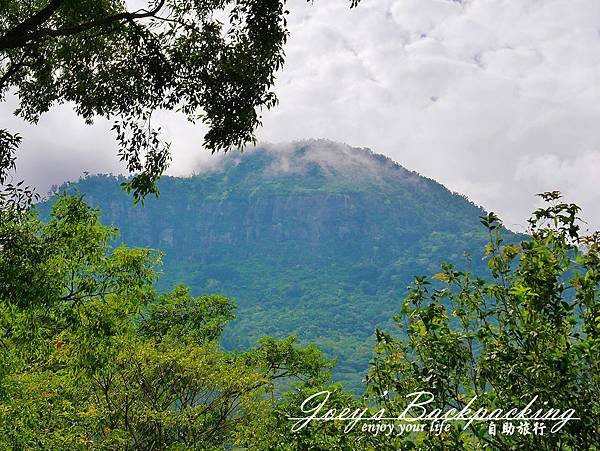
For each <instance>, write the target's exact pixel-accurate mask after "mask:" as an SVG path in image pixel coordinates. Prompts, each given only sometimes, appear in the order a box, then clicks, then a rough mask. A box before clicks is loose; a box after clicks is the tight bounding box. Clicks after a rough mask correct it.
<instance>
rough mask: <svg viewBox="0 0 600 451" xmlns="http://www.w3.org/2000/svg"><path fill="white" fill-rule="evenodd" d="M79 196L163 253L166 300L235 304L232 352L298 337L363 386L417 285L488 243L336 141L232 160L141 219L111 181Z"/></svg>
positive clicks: (402, 172) (431, 194)
mask: <svg viewBox="0 0 600 451" xmlns="http://www.w3.org/2000/svg"><path fill="white" fill-rule="evenodd" d="M68 189H69V190H78V191H80V192H82V193H85V194H86V196H87V200H88V201H89V202H90V203H92V204H94V205H96V206H98V207H100V208H101V209H102V211H103V221H104V222H105V223H110V224H114V225H115V226H117V227H118V228H119V229H120V230H121V240H122V241H124V242H125V243H127V244H128V245H131V246H150V247H153V248H158V249H161V250H163V251H164V252H165V253H166V256H165V265H164V276H163V278H162V280H161V282H160V286H161V288H164V289H166V288H167V287H169V286H171V285H172V284H174V283H184V284H186V285H190V286H191V287H192V289H193V291H194V292H195V293H202V292H219V293H222V294H225V295H228V296H231V297H234V298H235V299H236V300H237V303H238V306H239V309H238V320H236V321H235V322H234V323H233V324H232V325H231V326H230V327H229V329H228V330H227V332H226V335H225V345H226V346H228V347H243V346H248V345H251V344H252V343H253V342H254V340H255V339H256V338H257V337H260V336H262V335H266V334H272V335H277V336H284V335H287V334H291V333H294V334H297V335H298V336H299V337H300V338H301V339H302V340H304V341H315V342H317V344H318V345H320V346H321V347H322V348H324V349H325V350H326V351H327V352H328V353H329V355H331V356H334V357H337V358H338V369H337V373H336V374H337V377H338V378H339V379H342V380H344V381H347V382H349V383H350V384H353V385H354V386H357V385H358V381H359V380H360V373H361V372H362V371H364V370H365V368H366V366H367V360H368V355H369V351H370V347H371V346H372V342H370V337H371V336H372V334H373V331H374V327H375V326H377V325H383V324H384V323H386V322H387V321H389V319H390V318H391V316H392V315H393V314H395V313H397V312H398V310H399V308H400V305H401V300H402V298H403V296H404V295H405V294H406V286H407V285H408V284H409V282H410V281H411V279H412V277H413V276H414V275H416V274H429V273H432V272H434V271H436V270H437V267H438V266H439V264H440V263H441V262H442V261H444V260H450V261H455V262H459V261H463V259H462V255H463V252H464V251H470V252H471V253H473V254H475V255H477V254H479V250H480V249H481V246H482V243H483V241H484V240H485V237H484V234H483V233H482V230H481V227H480V226H479V221H478V217H479V216H480V215H482V214H483V210H481V209H480V208H478V207H477V206H475V205H473V204H472V203H470V202H469V201H468V200H466V199H465V198H464V197H462V196H460V195H457V194H453V193H451V192H450V191H448V190H447V189H446V188H444V187H443V186H441V185H440V184H438V183H436V182H434V181H433V180H430V179H426V178H424V177H421V176H419V175H418V174H416V173H414V172H411V171H408V170H407V169H405V168H403V167H401V166H399V165H397V164H396V163H394V162H392V161H391V160H390V159H388V158H386V157H384V156H381V155H376V154H374V153H373V152H371V151H369V150H366V149H356V148H351V147H349V146H346V145H343V144H338V143H331V142H328V141H306V142H300V143H295V144H290V145H287V146H268V147H264V148H257V149H253V150H250V151H246V152H244V153H243V154H239V153H233V154H229V155H228V156H227V157H225V158H223V160H222V164H221V165H220V166H219V167H218V168H217V169H213V170H212V171H210V172H205V173H202V174H200V175H196V176H193V177H189V178H173V177H165V178H163V180H161V183H160V190H161V195H160V198H158V199H148V200H147V201H146V204H145V205H144V206H143V207H141V206H138V207H133V206H132V201H131V199H130V198H129V197H128V196H127V195H125V194H124V193H122V192H121V191H120V189H119V183H118V180H116V179H115V178H113V177H109V176H93V177H87V178H86V179H83V180H80V181H79V182H78V183H76V184H73V185H71V186H69V187H68ZM43 208H47V207H44V206H42V209H43ZM474 261H479V260H478V259H474ZM476 269H477V268H476Z"/></svg>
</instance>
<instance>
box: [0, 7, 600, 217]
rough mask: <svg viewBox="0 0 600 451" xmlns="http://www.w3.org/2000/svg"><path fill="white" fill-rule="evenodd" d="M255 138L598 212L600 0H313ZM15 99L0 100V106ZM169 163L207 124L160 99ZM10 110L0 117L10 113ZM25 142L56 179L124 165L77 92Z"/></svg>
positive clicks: (199, 160) (530, 204)
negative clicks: (309, 142)
mask: <svg viewBox="0 0 600 451" xmlns="http://www.w3.org/2000/svg"><path fill="white" fill-rule="evenodd" d="M289 9H290V16H289V23H290V30H291V37H290V40H289V42H288V45H287V61H286V66H285V69H284V70H283V71H282V72H281V73H280V74H279V78H278V82H277V86H276V91H277V93H278V95H279V99H280V103H279V105H278V106H277V107H276V109H275V110H273V111H270V112H267V113H266V114H264V118H263V119H264V120H263V122H264V127H263V128H262V129H261V130H259V131H258V136H259V138H260V139H262V140H265V141H270V142H283V141H290V140H295V139H302V138H329V139H332V140H336V141H343V142H346V143H348V144H350V145H353V146H360V147H369V148H371V149H373V150H374V151H375V152H378V153H383V154H386V155H388V156H390V157H391V158H393V159H394V160H396V161H397V162H398V163H400V164H402V165H403V166H405V167H407V168H409V169H412V170H415V171H417V172H419V173H421V174H423V175H426V176H428V177H431V178H434V179H436V180H438V181H440V182H441V183H443V184H445V185H446V186H447V187H448V188H450V189H451V190H453V191H458V192H461V193H464V194H466V195H467V196H468V197H469V198H470V199H472V200H473V201H474V202H476V203H477V204H480V205H482V206H484V207H485V208H486V209H488V210H493V211H495V212H497V213H499V214H500V215H501V216H502V217H503V218H504V219H505V221H506V223H507V225H509V226H512V227H514V228H521V227H522V226H524V225H525V222H526V219H527V217H528V213H529V212H530V211H531V210H532V208H534V207H535V206H536V203H537V201H536V199H535V197H534V194H535V193H537V192H541V191H546V190H553V189H560V190H561V191H563V192H564V193H565V195H566V197H567V199H568V200H572V201H576V202H577V203H579V204H580V205H582V206H583V207H584V217H585V218H587V219H588V220H589V222H590V225H591V226H593V227H595V228H600V193H599V190H598V187H599V186H600V123H599V119H600V89H599V87H600V2H599V1H598V0H504V1H503V0H463V1H460V0H396V1H392V0H363V2H362V3H361V5H360V7H359V8H357V9H354V10H349V9H348V1H347V0H315V2H314V3H313V4H312V5H311V4H310V3H306V2H304V1H302V0H291V1H290V4H289ZM6 112H7V106H6V105H4V106H2V115H3V119H4V118H5V117H6ZM163 119H164V122H165V126H166V130H167V135H168V137H169V138H170V139H171V140H172V141H173V150H174V155H175V158H174V162H173V164H172V168H171V170H170V171H171V173H173V174H186V173H189V172H190V171H191V170H192V169H193V168H198V169H197V170H201V168H202V167H204V165H205V164H206V162H207V161H208V162H210V156H209V155H208V153H207V152H203V151H202V148H201V143H202V132H203V130H202V127H198V126H196V127H192V126H190V125H188V124H186V123H185V120H184V118H183V117H181V116H175V115H164V117H163ZM4 122H5V121H4V120H3V125H4ZM8 122H9V124H7V125H8V127H9V129H12V130H21V131H22V133H23V135H24V137H25V142H24V144H23V146H22V149H21V154H20V158H19V168H20V173H21V174H20V175H21V176H23V177H24V178H26V179H27V180H28V181H30V182H31V181H33V182H35V183H37V184H38V185H39V186H40V188H41V189H43V190H46V189H47V187H48V186H49V185H50V184H51V183H60V182H62V181H63V180H65V179H76V178H77V177H78V175H79V174H80V173H81V172H82V171H84V170H85V171H89V172H98V171H100V172H109V171H113V172H116V171H118V168H119V164H118V161H117V159H116V151H115V145H114V141H113V136H112V134H111V133H109V132H108V129H109V126H108V124H107V123H105V122H103V121H98V122H97V123H96V124H95V125H94V126H92V127H89V126H85V125H83V124H82V121H81V120H80V119H78V118H77V117H76V116H75V115H74V114H73V113H72V112H71V111H70V108H69V107H68V106H63V107H61V108H60V109H58V110H55V111H53V112H52V113H50V114H47V115H46V116H44V117H43V119H42V120H41V122H40V124H39V125H38V126H36V127H29V126H27V127H25V126H23V125H22V123H21V122H20V121H19V120H17V119H13V118H9V121H8Z"/></svg>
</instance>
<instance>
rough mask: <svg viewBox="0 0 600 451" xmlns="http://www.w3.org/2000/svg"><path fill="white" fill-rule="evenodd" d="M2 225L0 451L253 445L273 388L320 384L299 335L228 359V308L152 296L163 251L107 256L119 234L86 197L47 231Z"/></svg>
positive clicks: (220, 301)
mask: <svg viewBox="0 0 600 451" xmlns="http://www.w3.org/2000/svg"><path fill="white" fill-rule="evenodd" d="M0 214H1V215H3V216H2V221H0V354H1V357H0V362H1V364H0V447H1V448H3V449H90V448H91V449H114V450H117V449H118V450H122V449H167V448H169V449H202V450H205V449H217V448H219V449H222V446H223V444H235V443H237V442H242V441H243V442H245V443H248V442H250V443H251V440H252V437H251V436H250V435H249V431H252V430H254V429H256V428H255V427H254V426H253V425H254V424H255V423H256V422H258V421H259V420H260V421H262V418H263V417H264V416H265V415H266V412H269V410H270V408H269V406H270V405H271V404H272V403H273V402H274V401H273V400H274V399H275V398H274V397H275V387H276V383H277V384H278V385H277V386H281V384H288V383H290V381H292V380H299V381H303V382H304V383H306V384H309V385H310V384H313V385H314V384H317V383H319V382H320V381H322V380H323V378H324V377H326V374H327V372H326V370H327V368H328V367H329V364H328V363H327V362H326V361H325V360H324V359H323V358H322V356H321V354H320V353H319V351H317V350H316V349H315V348H314V347H306V348H299V347H298V346H296V345H295V344H294V339H293V338H290V339H287V340H282V341H277V340H274V339H272V338H268V337H267V338H264V339H262V340H261V342H260V343H259V344H258V345H257V346H256V347H254V348H253V349H252V350H249V351H246V352H238V353H228V352H225V351H223V350H222V349H221V348H220V346H219V344H218V338H219V336H220V333H221V330H222V328H223V327H224V325H225V324H226V323H227V322H228V321H229V320H231V319H232V318H233V310H234V305H233V304H232V303H231V301H229V300H228V299H226V298H224V297H222V296H218V295H211V296H200V297H193V296H191V295H190V293H189V292H188V291H187V289H185V288H184V287H176V288H175V289H174V290H173V291H171V292H167V293H164V294H162V295H160V294H157V292H156V291H155V289H154V286H153V283H154V282H155V280H156V277H157V268H158V265H159V263H160V254H158V253H157V252H155V251H152V250H150V249H130V248H127V247H125V246H119V247H117V248H114V249H113V248H111V246H110V241H111V239H113V238H114V237H115V234H116V231H115V230H114V229H112V228H109V227H105V226H103V225H102V224H101V223H100V222H99V219H98V215H99V213H98V211H96V210H94V209H92V208H90V207H89V206H88V205H87V204H86V203H85V202H83V200H82V199H81V198H78V197H66V196H64V197H62V198H61V199H60V200H59V201H58V202H57V203H56V204H55V206H54V208H53V211H52V215H51V219H50V221H49V222H48V223H46V224H44V223H41V222H40V221H39V220H38V219H37V218H36V216H35V214H34V213H32V212H29V213H28V214H27V215H26V216H23V215H18V216H15V217H9V216H7V211H0ZM279 381H281V382H279Z"/></svg>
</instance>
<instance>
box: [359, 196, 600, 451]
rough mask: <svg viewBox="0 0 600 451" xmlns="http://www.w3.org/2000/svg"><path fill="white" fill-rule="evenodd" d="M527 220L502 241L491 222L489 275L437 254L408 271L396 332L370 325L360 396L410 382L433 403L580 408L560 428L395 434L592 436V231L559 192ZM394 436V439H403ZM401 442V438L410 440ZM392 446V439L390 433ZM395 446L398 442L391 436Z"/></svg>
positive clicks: (484, 443) (487, 441) (598, 330)
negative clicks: (426, 273)
mask: <svg viewBox="0 0 600 451" xmlns="http://www.w3.org/2000/svg"><path fill="white" fill-rule="evenodd" d="M541 196H542V197H543V198H544V200H545V201H547V202H548V205H547V207H545V208H540V209H538V210H537V211H535V213H534V214H533V216H532V218H531V219H530V220H529V237H528V239H526V240H524V241H522V242H521V243H520V244H505V243H504V242H503V238H502V228H501V222H500V220H499V219H498V218H497V217H496V216H495V215H494V214H493V213H490V214H488V215H487V216H485V217H483V218H482V223H483V225H484V226H485V227H486V228H487V230H488V232H489V238H490V242H489V244H488V246H487V248H486V255H487V258H488V265H489V268H490V272H491V277H490V278H489V279H483V278H479V277H474V276H473V275H472V274H470V273H468V272H462V271H458V270H456V269H455V268H454V267H452V266H451V265H444V266H443V268H442V272H440V273H439V274H436V275H435V276H434V277H433V279H434V281H435V282H436V283H433V281H432V280H430V279H428V278H425V277H417V278H416V280H415V283H414V286H413V288H412V291H411V293H410V295H409V296H408V297H407V298H406V301H405V303H404V309H403V313H402V314H401V315H398V316H397V317H396V322H397V325H398V326H399V327H400V329H401V331H402V334H403V335H404V337H405V338H401V339H399V338H395V337H394V336H392V335H391V334H389V333H386V332H383V331H378V332H377V345H376V348H375V359H374V361H373V365H372V369H371V371H370V373H369V376H368V391H367V393H368V397H369V398H370V399H371V400H376V403H377V404H378V405H383V406H385V407H386V408H388V409H390V410H392V411H395V410H398V409H402V407H401V406H402V405H403V404H406V398H405V396H406V395H407V394H409V393H412V392H416V391H420V390H425V391H431V392H433V393H434V395H435V397H436V398H435V400H436V405H435V406H431V408H432V409H433V408H434V407H436V408H441V409H444V408H445V409H447V408H450V407H453V408H456V409H458V410H461V409H462V408H463V407H464V406H465V405H466V403H467V402H468V401H469V400H470V399H471V398H473V397H474V396H476V397H477V400H476V403H475V404H474V405H472V409H473V410H476V409H479V408H485V409H487V410H488V411H489V412H491V411H493V410H494V409H503V410H504V411H507V410H509V409H510V408H513V407H518V406H524V405H525V404H526V403H527V402H528V401H529V400H531V399H533V398H534V397H535V396H537V397H538V403H539V404H540V405H542V406H544V405H546V404H544V403H547V406H551V407H553V408H557V409H561V410H563V411H565V410H567V409H575V412H576V416H577V417H579V418H580V420H577V421H572V422H569V423H567V425H566V426H565V427H564V428H563V429H561V430H560V432H558V433H554V434H545V435H533V434H531V435H519V434H516V435H512V436H511V435H502V434H497V435H490V434H489V431H488V425H487V424H484V423H472V424H471V426H470V427H469V429H468V430H467V431H463V430H462V428H461V427H460V426H456V427H454V428H453V429H452V430H451V431H449V432H448V433H446V434H444V435H442V436H434V435H430V436H425V437H421V438H419V439H416V441H415V443H412V442H411V441H408V442H406V441H402V443H401V444H400V445H401V446H402V447H407V448H409V447H410V446H412V445H417V444H418V445H419V446H423V445H425V446H426V447H427V448H428V449H483V448H487V447H490V446H491V447H492V448H493V449H500V450H503V449H505V450H510V449H531V450H540V449H547V450H557V449H573V450H575V449H577V450H583V449H596V448H597V447H598V446H600V434H599V431H598V423H597V419H598V416H599V414H600V403H599V401H598V393H600V290H599V288H600V285H599V283H600V235H599V234H598V233H595V234H592V235H590V236H584V235H583V234H582V233H581V232H580V225H579V222H578V217H577V214H578V212H579V207H578V206H577V205H575V204H569V203H565V202H562V201H561V199H560V194H559V193H558V192H551V193H545V194H543V195H541ZM400 445H398V446H400ZM409 445H410V446H409ZM392 446H393V445H392ZM393 449H396V448H393Z"/></svg>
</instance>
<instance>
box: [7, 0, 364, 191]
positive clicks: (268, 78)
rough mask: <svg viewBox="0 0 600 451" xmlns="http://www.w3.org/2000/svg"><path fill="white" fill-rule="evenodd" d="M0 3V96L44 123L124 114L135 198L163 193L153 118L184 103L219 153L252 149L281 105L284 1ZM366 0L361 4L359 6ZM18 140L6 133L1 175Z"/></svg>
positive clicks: (165, 150) (120, 129)
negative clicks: (70, 110)
mask: <svg viewBox="0 0 600 451" xmlns="http://www.w3.org/2000/svg"><path fill="white" fill-rule="evenodd" d="M143 3H146V6H145V7H143V8H138V9H134V8H131V7H130V6H131V5H130V4H128V3H127V2H126V1H124V0H102V1H97V0H85V1H69V0H36V1H21V0H2V1H0V101H1V100H4V98H5V96H6V94H7V92H8V90H9V89H13V90H14V91H15V92H16V95H17V97H18V101H19V107H18V109H17V111H16V113H17V114H18V115H19V116H21V117H22V118H23V119H25V120H26V121H28V122H31V123H35V122H37V121H38V119H39V117H40V115H41V114H43V113H44V112H46V111H48V110H50V109H51V108H52V107H53V106H54V105H56V104H58V103H63V102H72V103H73V104H74V108H75V111H76V112H77V114H79V115H80V116H82V117H83V119H84V120H85V121H86V122H87V123H91V122H92V121H93V119H94V118H95V117H106V118H109V119H114V120H115V122H114V127H113V129H114V130H115V132H116V136H117V141H118V143H119V156H120V157H121V159H122V160H123V161H125V162H126V164H127V168H128V169H129V171H131V172H133V173H137V175H136V176H135V177H134V178H133V179H132V180H131V181H130V182H128V183H127V185H126V187H127V188H128V189H129V190H133V192H134V196H135V199H136V200H138V199H140V198H143V197H144V196H145V195H146V194H148V193H151V192H154V193H156V192H157V188H156V185H155V181H156V179H157V178H158V177H159V176H160V174H162V173H163V171H164V170H165V168H166V167H167V165H168V163H169V159H170V156H169V144H168V143H165V142H163V141H162V140H161V139H160V128H156V127H154V125H153V122H152V115H153V113H154V112H155V111H157V110H178V111H181V112H182V113H183V114H184V115H185V116H186V117H187V119H188V120H189V121H192V122H194V121H196V120H201V121H203V122H204V123H205V124H207V125H208V132H207V133H206V135H205V138H204V145H205V147H206V148H208V149H210V150H211V151H212V152H216V151H219V150H224V151H226V150H228V149H230V148H232V147H242V146H243V145H244V144H245V143H247V142H248V141H252V140H253V139H254V138H253V131H254V129H255V128H256V127H257V126H258V125H259V124H260V115H259V111H258V110H259V109H260V108H261V107H266V108H271V107H273V106H274V105H275V103H276V101H277V100H276V97H275V95H274V93H273V92H272V91H271V87H272V86H273V83H274V80H275V72H276V71H277V70H278V69H279V68H280V67H281V66H282V64H283V60H284V52H283V45H284V43H285V41H286V38H287V35H288V32H287V28H286V13H287V11H286V10H285V0H226V1H209V0H207V1H196V0H148V1H147V2H143ZM357 3H358V0H352V1H351V6H356V4H357ZM19 140H20V137H18V136H17V135H14V134H11V133H9V132H8V131H7V130H1V131H0V181H2V178H3V174H5V172H6V171H7V170H8V169H10V168H12V167H13V166H14V150H15V149H16V147H17V145H18V143H19Z"/></svg>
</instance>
